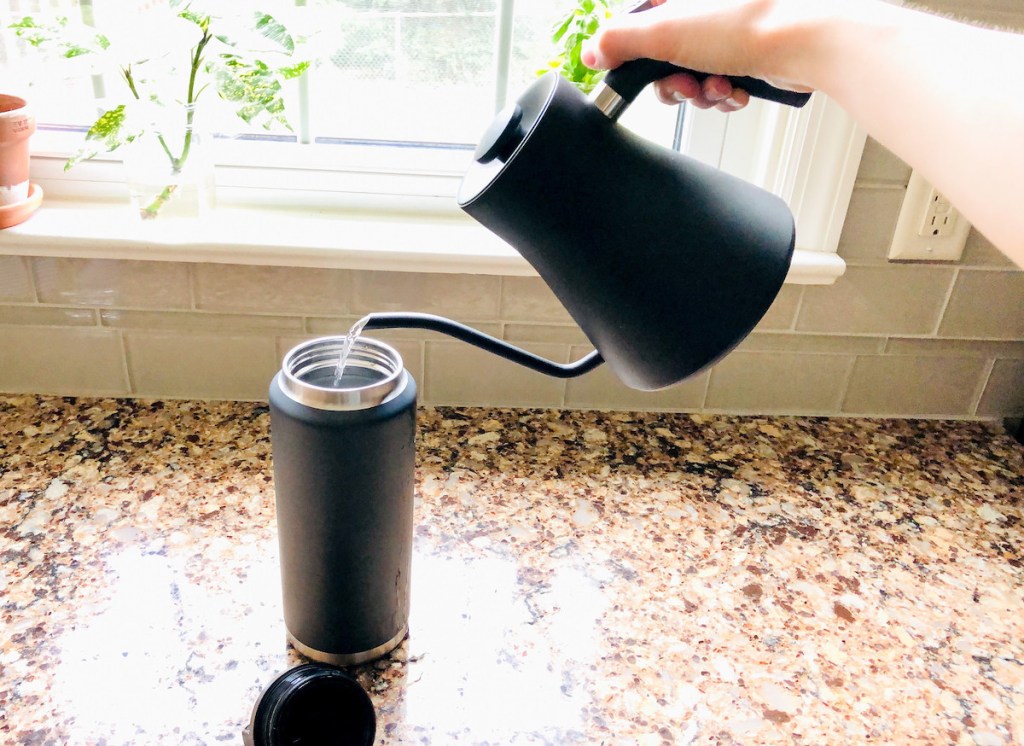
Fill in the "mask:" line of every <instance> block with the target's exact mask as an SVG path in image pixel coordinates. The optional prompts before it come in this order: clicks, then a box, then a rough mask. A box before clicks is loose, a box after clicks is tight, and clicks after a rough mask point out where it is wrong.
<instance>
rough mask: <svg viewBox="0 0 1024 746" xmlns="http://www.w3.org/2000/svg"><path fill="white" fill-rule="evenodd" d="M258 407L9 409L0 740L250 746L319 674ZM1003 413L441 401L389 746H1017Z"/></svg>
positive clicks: (0, 401)
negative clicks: (291, 691) (287, 618)
mask: <svg viewBox="0 0 1024 746" xmlns="http://www.w3.org/2000/svg"><path fill="white" fill-rule="evenodd" d="M268 427H269V415H268V413H267V409H266V408H265V407H264V406H261V405H258V404H247V403H205V402H192V401H184V402H146V401H129V400H114V399H91V400H90V399H77V400H75V399H61V398H46V397H19V396H7V397H0V518H2V526H3V534H2V539H0V557H2V564H0V589H2V596H3V625H4V634H3V642H2V654H0V741H2V742H3V743H18V744H44V743H45V744H50V743H53V744H65V743H75V744H127V743H133V744H134V743H139V744H155V743H168V744H193V743H196V744H198V743H203V744H206V743H239V742H240V737H239V734H240V731H241V729H242V727H243V724H244V723H245V722H246V721H247V720H248V717H249V713H250V710H251V708H252V705H253V703H254V702H255V700H256V698H257V696H258V694H259V692H260V691H261V690H262V688H263V687H264V686H266V685H267V684H269V683H270V681H272V680H273V679H274V678H275V677H276V676H277V675H278V674H280V673H281V672H283V671H285V670H287V669H288V668H290V667H292V666H294V665H297V664H298V663H300V662H302V661H301V659H300V658H299V657H298V656H297V655H296V654H295V653H293V652H292V651H290V650H289V648H288V646H287V643H286V641H285V631H284V626H283V622H282V619H281V609H280V585H279V575H278V566H277V544H276V535H275V530H276V529H275V522H274V501H273V481H272V475H271V463H270V458H271V453H270V441H269V433H268ZM1022 497H1024V450H1022V448H1021V446H1020V445H1018V444H1017V443H1016V442H1015V441H1013V440H1012V439H1011V438H1010V437H1009V436H1007V435H1005V434H1004V433H1002V432H1001V430H1000V429H999V428H997V427H996V426H995V425H987V424H982V423H971V422H959V423H958V422H930V421H895V420H864V419H818V418H764V417H761V418H753V417H751V418H741V417H711V416H690V415H668V414H635V415H634V414H610V413H609V414H600V413H573V412H559V411H540V410H489V409H424V410H421V412H420V414H419V435H418V466H417V493H416V522H417V528H416V538H415V551H414V558H413V581H412V585H413V593H412V618H411V623H410V627H411V632H410V636H409V637H408V639H407V640H406V641H405V642H404V643H403V644H402V645H401V646H400V647H399V648H398V649H397V650H395V651H394V652H393V653H392V654H391V655H389V656H388V657H387V658H385V659H382V660H379V661H376V662H373V663H369V664H365V665H363V666H360V667H357V668H354V669H352V670H353V671H354V673H355V674H356V675H357V677H358V678H359V680H360V682H361V683H362V684H363V685H364V686H365V688H366V689H367V690H368V691H369V692H370V693H371V696H372V699H373V702H374V704H375V706H376V709H377V715H378V730H377V733H378V737H377V743H378V744H398V743H416V744H420V743H432V744H450V743H473V744H574V743H579V744H687V743H709V742H714V743H720V744H722V743H759V744H760V743H791V742H801V743H808V744H831V743H836V744H850V743H863V742H866V741H871V742H873V743H875V742H881V743H894V744H905V743H911V742H920V743H924V742H926V743H955V744H960V743H965V744H966V743H977V744H985V745H987V744H1005V743H1024V566H1022V562H1024V556H1022V552H1024V550H1022V542H1021V538H1022V532H1024V526H1022V523H1021V518H1022V513H1024V501H1022Z"/></svg>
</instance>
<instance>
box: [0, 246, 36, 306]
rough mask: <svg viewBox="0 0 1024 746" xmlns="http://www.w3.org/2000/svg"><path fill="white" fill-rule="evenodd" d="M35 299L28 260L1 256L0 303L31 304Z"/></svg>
mask: <svg viewBox="0 0 1024 746" xmlns="http://www.w3.org/2000/svg"><path fill="white" fill-rule="evenodd" d="M35 299H36V297H35V293H34V292H32V276H31V274H29V270H28V260H27V259H25V258H24V257H20V256H0V302H3V303H31V302H32V301H34V300H35Z"/></svg>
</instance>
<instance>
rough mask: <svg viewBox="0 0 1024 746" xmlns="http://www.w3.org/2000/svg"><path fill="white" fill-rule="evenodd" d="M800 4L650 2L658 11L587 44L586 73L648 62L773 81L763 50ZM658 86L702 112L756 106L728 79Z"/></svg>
mask: <svg viewBox="0 0 1024 746" xmlns="http://www.w3.org/2000/svg"><path fill="white" fill-rule="evenodd" d="M798 3H799V0H797V2H795V3H790V4H786V3H779V2H775V0H686V1H685V2H674V1H672V0H652V4H653V5H654V6H655V7H654V8H652V9H650V10H647V11H644V12H641V13H632V14H623V15H620V16H616V17H615V18H613V19H611V20H610V21H609V22H608V23H607V24H605V25H603V26H602V28H601V29H599V31H598V33H597V34H596V35H595V36H594V37H593V38H592V39H590V40H589V41H588V42H587V43H586V44H585V45H584V48H583V54H582V60H583V63H584V64H586V65H587V66H588V67H592V68H595V69H611V68H614V67H618V66H619V65H620V64H622V63H623V62H625V61H627V60H632V59H636V58H638V57H649V58H652V59H658V60H667V61H669V62H673V63H675V64H677V65H680V66H681V67H687V68H690V69H691V70H704V71H714V72H718V73H723V74H730V75H732V74H735V75H753V76H755V77H765V78H766V79H768V76H767V75H765V74H764V68H765V67H767V65H766V64H765V62H764V58H765V57H766V54H765V53H764V52H763V51H758V50H759V49H762V50H767V49H770V48H772V47H773V46H774V45H773V44H769V43H768V42H769V41H773V40H774V37H773V34H772V33H771V31H772V28H773V26H776V25H779V24H782V23H783V21H784V20H785V21H788V20H790V19H789V18H788V16H789V15H791V13H792V11H791V10H790V6H791V5H796V4H798ZM658 6H661V7H658ZM780 16H784V17H785V18H784V19H783V18H780ZM723 40H727V41H726V42H724V43H723ZM769 82H772V84H773V85H776V86H777V87H780V88H788V89H792V90H801V91H807V90H810V89H809V88H807V87H806V86H800V85H792V84H788V83H785V82H778V81H776V80H770V79H769ZM654 87H655V92H656V93H657V95H658V98H659V99H661V100H662V101H663V102H665V103H668V104H673V103H680V102H682V101H688V102H689V103H690V104H691V105H693V106H696V107H698V108H700V109H709V108H716V109H719V110H721V111H726V112H728V111H736V110H737V109H741V108H743V107H744V106H746V105H747V103H748V102H749V101H750V96H749V95H748V94H747V92H746V91H744V90H742V89H739V88H735V89H734V88H733V86H732V83H731V82H730V80H729V79H728V78H727V77H724V75H711V76H709V77H707V78H705V80H704V82H703V84H701V83H700V82H698V80H697V79H696V78H694V77H693V76H690V75H686V74H684V73H679V74H676V75H671V76H669V77H667V78H665V79H663V80H660V81H658V82H656V83H655V84H654Z"/></svg>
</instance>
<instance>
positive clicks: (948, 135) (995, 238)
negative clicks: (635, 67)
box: [584, 0, 1024, 267]
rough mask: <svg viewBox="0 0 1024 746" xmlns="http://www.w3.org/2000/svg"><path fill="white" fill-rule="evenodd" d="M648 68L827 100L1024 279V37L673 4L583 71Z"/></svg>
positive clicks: (803, 2) (610, 32) (749, 4)
mask: <svg viewBox="0 0 1024 746" xmlns="http://www.w3.org/2000/svg"><path fill="white" fill-rule="evenodd" d="M636 57H654V58H656V59H665V60H669V61H671V62H674V63H676V64H678V65H682V66H683V67H689V68H692V69H697V70H712V71H714V72H716V73H721V74H724V75H752V76H754V77H760V78H764V79H767V80H769V81H771V82H772V83H774V84H776V85H780V86H783V87H788V88H795V89H807V88H811V89H817V90H821V91H823V92H824V93H826V94H828V95H829V96H830V97H831V98H833V99H834V100H835V101H837V102H838V103H839V104H840V105H841V106H843V108H845V109H846V110H847V111H848V112H850V114H851V115H852V116H853V117H855V118H856V119H857V120H858V121H859V122H860V123H861V124H862V125H863V126H864V127H865V129H867V131H868V132H869V133H871V135H872V136H873V137H874V138H875V139H877V140H878V141H879V142H881V143H882V144H883V145H885V146H886V147H888V148H889V149H890V150H892V151H893V152H894V153H896V154H897V155H898V156H900V157H901V158H902V159H903V160H904V161H906V162H907V163H908V164H910V165H911V166H912V167H913V168H914V169H917V170H919V171H920V172H921V173H922V175H924V176H925V178H926V179H928V181H930V182H932V183H933V184H935V186H936V187H937V188H938V189H939V190H940V191H942V192H943V193H944V194H946V195H947V196H948V197H949V198H950V200H952V202H953V203H954V204H955V205H956V206H957V208H958V209H959V210H960V211H961V212H963V213H964V215H965V216H967V218H968V220H970V221H971V222H972V223H973V224H974V226H975V227H976V228H977V229H978V230H980V231H981V232H982V233H983V234H985V236H986V237H988V239H989V240H990V241H992V242H993V243H994V244H995V245H996V246H998V247H999V248H1000V249H1001V250H1002V251H1003V252H1004V253H1006V254H1007V256H1009V257H1010V258H1011V259H1012V260H1013V261H1014V262H1016V263H1017V264H1018V265H1019V266H1022V267H1024V186H1022V185H1021V179H1022V178H1024V35H1020V34H1013V33H1009V32H1003V31H997V30H990V29H982V28H978V27H975V26H971V25H967V24H963V23H958V22H956V21H952V20H949V19H946V18H940V17H937V16H933V15H929V14H926V13H922V12H918V11H914V10H909V9H906V8H899V7H896V6H892V5H888V4H885V3H882V2H878V1H877V0H667V1H666V2H665V3H664V4H662V5H660V6H659V7H657V8H653V9H651V10H649V11H645V12H644V13H638V14H633V15H630V16H625V17H621V18H617V19H615V20H614V22H612V23H611V24H610V25H609V27H608V28H607V29H603V30H602V31H601V32H599V33H598V35H597V36H595V38H594V39H593V40H592V44H591V45H590V47H589V49H588V53H587V54H585V55H584V60H585V61H587V62H588V64H589V63H591V62H592V63H593V65H594V66H596V67H615V66H617V65H618V64H620V63H621V62H623V61H624V60H628V59H633V58H636ZM710 80H712V81H713V82H712V83H711V85H713V86H721V81H722V79H721V78H715V79H710ZM692 86H693V81H692V79H691V80H689V81H687V80H686V79H685V78H681V77H680V76H673V78H671V79H667V80H665V81H662V82H661V83H660V84H659V94H660V95H661V97H662V98H663V99H665V100H671V99H672V98H674V97H676V96H673V94H677V93H680V92H682V93H683V95H684V96H685V97H689V95H691V94H693V93H694V91H693V88H692ZM725 87H726V88H728V86H727V85H726V86H725ZM700 95H702V96H703V95H704V92H700ZM738 95H739V97H740V103H742V102H743V101H742V94H738ZM711 103H715V102H714V99H713V98H712V99H711ZM719 108H728V106H720V107H719Z"/></svg>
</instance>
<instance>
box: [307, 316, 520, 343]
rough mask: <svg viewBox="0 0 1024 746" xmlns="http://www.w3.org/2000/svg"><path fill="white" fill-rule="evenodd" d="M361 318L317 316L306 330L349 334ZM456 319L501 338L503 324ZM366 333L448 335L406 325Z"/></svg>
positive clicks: (327, 334)
mask: <svg viewBox="0 0 1024 746" xmlns="http://www.w3.org/2000/svg"><path fill="white" fill-rule="evenodd" d="M360 318H361V317H359V316H345V317H336V318H330V317H321V316H315V317H311V318H308V319H306V330H307V331H309V332H311V333H312V334H315V335H317V336H323V337H330V336H335V335H340V334H347V333H348V330H349V329H350V328H351V327H352V325H353V324H355V323H356V322H357V321H359V319H360ZM449 318H450V317H449ZM454 321H458V322H459V323H462V324H464V325H465V326H468V327H470V328H472V329H475V330H477V331H479V332H483V333H484V334H488V335H490V336H492V337H498V338H499V339H500V338H501V324H497V323H488V322H481V321H461V320H460V319H454ZM366 333H367V334H369V335H370V336H377V335H380V334H385V333H386V334H387V335H388V336H389V338H390V339H405V340H430V339H433V340H443V339H445V338H446V335H444V334H442V333H441V332H434V331H428V330H426V329H409V328H404V327H402V328H398V329H370V330H369V331H367V332H366Z"/></svg>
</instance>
